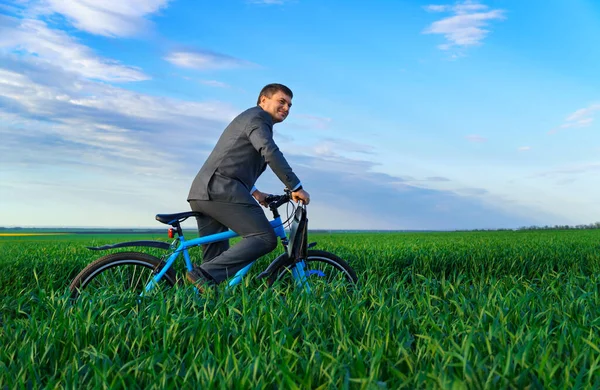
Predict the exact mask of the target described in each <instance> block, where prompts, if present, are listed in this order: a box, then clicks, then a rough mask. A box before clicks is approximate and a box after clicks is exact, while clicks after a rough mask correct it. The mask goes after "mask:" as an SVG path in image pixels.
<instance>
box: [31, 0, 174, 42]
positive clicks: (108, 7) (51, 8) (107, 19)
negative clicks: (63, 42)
mask: <svg viewBox="0 0 600 390" xmlns="http://www.w3.org/2000/svg"><path fill="white" fill-rule="evenodd" d="M168 2H169V0H41V1H40V3H39V7H38V9H41V10H43V11H45V12H47V13H49V14H50V13H58V14H61V15H63V16H64V17H65V18H66V19H67V20H68V21H69V22H71V23H72V24H73V26H75V27H76V28H78V29H79V30H82V31H87V32H89V33H92V34H96V35H104V36H110V37H116V36H133V35H135V34H138V33H139V32H141V31H144V30H146V29H147V28H148V26H149V21H148V20H147V19H146V18H147V17H148V16H149V15H151V14H154V13H156V12H157V11H159V10H160V9H162V8H165V7H166V6H167V4H168Z"/></svg>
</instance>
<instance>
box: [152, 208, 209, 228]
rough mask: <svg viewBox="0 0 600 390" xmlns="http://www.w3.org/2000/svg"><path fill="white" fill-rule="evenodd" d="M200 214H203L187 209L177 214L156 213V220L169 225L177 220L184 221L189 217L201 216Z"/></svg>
mask: <svg viewBox="0 0 600 390" xmlns="http://www.w3.org/2000/svg"><path fill="white" fill-rule="evenodd" d="M200 215H202V213H199V212H197V211H185V212H183V213H175V214H156V220H157V221H158V222H162V223H165V224H167V225H173V224H174V223H175V222H182V221H185V220H186V219H188V218H189V217H199V216H200Z"/></svg>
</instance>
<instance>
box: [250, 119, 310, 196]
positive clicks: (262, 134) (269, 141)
mask: <svg viewBox="0 0 600 390" xmlns="http://www.w3.org/2000/svg"><path fill="white" fill-rule="evenodd" d="M246 131H247V133H248V139H249V140H250V142H251V143H252V145H253V146H254V148H255V149H256V150H257V151H258V152H259V153H260V154H261V156H263V158H264V159H265V161H266V162H267V164H269V166H270V167H271V169H272V170H273V172H274V173H275V175H277V177H278V178H279V180H281V182H282V183H283V184H285V186H286V187H287V188H289V189H294V188H296V187H297V186H298V184H299V183H300V180H299V179H298V177H297V176H296V175H295V174H294V172H293V171H292V168H291V167H290V165H289V164H288V163H287V161H286V159H285V157H283V153H281V151H280V150H279V148H278V147H277V145H276V144H275V141H274V140H273V126H272V125H270V124H269V123H267V122H266V121H265V119H264V118H262V117H261V116H260V115H259V116H256V117H254V118H253V119H252V120H251V121H250V123H249V124H248V127H247V128H246Z"/></svg>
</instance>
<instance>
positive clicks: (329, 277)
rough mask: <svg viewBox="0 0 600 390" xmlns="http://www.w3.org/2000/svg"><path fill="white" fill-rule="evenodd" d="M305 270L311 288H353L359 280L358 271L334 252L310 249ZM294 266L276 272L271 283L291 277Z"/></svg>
mask: <svg viewBox="0 0 600 390" xmlns="http://www.w3.org/2000/svg"><path fill="white" fill-rule="evenodd" d="M304 262H305V268H304V272H305V274H306V277H307V281H308V283H309V285H310V287H311V289H317V290H320V289H332V288H336V287H337V286H341V287H343V288H346V289H348V288H351V287H352V286H354V285H355V284H356V283H357V282H358V277H357V276H356V272H354V270H353V269H352V267H350V265H348V263H347V262H346V261H344V260H342V259H340V258H339V257H337V256H336V255H334V254H333V253H330V252H326V251H320V250H309V251H308V253H307V256H306V260H305V261H304ZM292 267H294V266H287V267H282V269H281V270H280V271H279V272H275V273H274V275H273V276H271V278H270V280H269V282H270V283H269V284H271V285H272V284H273V283H274V282H276V281H278V280H281V279H283V278H286V277H291V268H292Z"/></svg>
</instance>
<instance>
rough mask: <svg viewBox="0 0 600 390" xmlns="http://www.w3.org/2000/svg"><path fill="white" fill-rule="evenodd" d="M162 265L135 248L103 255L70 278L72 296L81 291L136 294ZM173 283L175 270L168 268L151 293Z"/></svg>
mask: <svg viewBox="0 0 600 390" xmlns="http://www.w3.org/2000/svg"><path fill="white" fill-rule="evenodd" d="M163 265H164V263H162V262H161V260H160V259H158V258H156V257H154V256H151V255H148V254H145V253H138V252H121V253H114V254H110V255H106V256H103V257H101V258H99V259H98V260H96V261H94V262H93V263H90V264H89V265H88V266H87V267H85V268H84V269H83V270H82V271H81V272H80V273H79V275H77V276H76V277H75V279H73V282H71V285H70V286H69V290H70V293H71V298H72V299H73V300H75V299H77V298H78V297H79V296H80V295H82V294H85V295H89V296H99V295H102V296H106V294H109V295H110V296H113V297H125V296H138V297H139V295H140V294H142V292H144V289H145V287H146V285H147V284H148V283H149V282H150V281H151V280H152V278H153V277H154V275H155V274H156V273H158V271H159V270H160V268H161V267H162V266H163ZM175 283H176V278H175V272H174V271H173V269H172V268H171V269H169V270H168V271H167V273H166V274H165V275H164V276H163V277H162V279H161V280H160V281H159V283H158V284H157V285H156V286H154V288H153V289H152V294H154V293H156V292H160V291H163V290H165V289H169V288H171V287H172V286H174V285H175Z"/></svg>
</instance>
